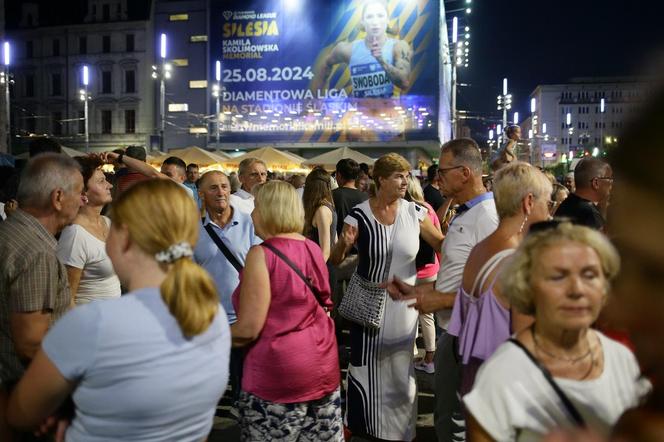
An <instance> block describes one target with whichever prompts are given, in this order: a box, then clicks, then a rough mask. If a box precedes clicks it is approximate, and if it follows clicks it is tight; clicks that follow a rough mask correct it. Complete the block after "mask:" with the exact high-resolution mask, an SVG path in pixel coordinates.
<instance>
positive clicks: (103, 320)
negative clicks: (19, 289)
mask: <svg viewBox="0 0 664 442" xmlns="http://www.w3.org/2000/svg"><path fill="white" fill-rule="evenodd" d="M230 346H231V339H230V329H229V327H228V321H227V319H226V314H225V312H224V310H223V308H222V307H221V306H219V310H218V313H217V315H216V316H215V318H214V320H213V322H212V324H210V326H209V327H208V329H207V330H205V331H204V332H203V333H201V334H199V335H197V336H194V337H192V338H189V339H187V338H185V337H184V336H183V335H182V332H181V330H180V327H179V325H178V323H177V321H176V320H175V318H174V317H173V316H172V315H171V313H170V312H169V310H168V307H167V306H166V304H164V301H163V300H162V298H161V294H160V292H159V289H158V288H145V289H141V290H136V291H134V292H131V293H128V294H127V295H125V296H123V297H121V298H117V299H110V300H107V301H104V302H93V303H90V304H86V305H83V306H79V307H76V308H75V309H73V310H71V311H70V312H69V313H67V314H66V315H65V316H64V317H63V318H61V319H60V320H59V321H58V322H57V323H56V324H55V325H54V326H53V328H52V329H51V330H50V331H49V332H48V334H47V335H46V337H45V339H44V341H43V342H42V348H43V349H44V352H45V353H46V355H47V356H48V358H49V359H50V360H51V361H52V362H53V364H55V366H56V367H57V369H58V371H60V373H61V374H62V375H63V376H64V377H65V378H66V379H68V380H70V381H73V382H75V383H76V389H75V390H74V393H73V396H72V397H73V400H74V403H75V404H76V416H75V417H74V420H73V421H72V423H71V425H70V427H69V428H68V429H67V434H66V440H67V441H68V442H71V441H92V442H97V441H127V440H141V441H165V440H177V441H200V440H203V439H205V438H206V437H207V435H208V433H209V432H210V429H211V428H212V420H213V417H214V412H215V409H216V406H217V402H218V400H219V398H220V397H221V396H222V395H223V393H224V391H225V390H226V384H227V381H228V364H229V357H230V356H229V355H230Z"/></svg>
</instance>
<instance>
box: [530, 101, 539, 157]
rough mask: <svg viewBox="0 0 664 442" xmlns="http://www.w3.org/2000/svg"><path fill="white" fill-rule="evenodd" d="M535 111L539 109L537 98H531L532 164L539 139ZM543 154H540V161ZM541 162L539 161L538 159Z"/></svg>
mask: <svg viewBox="0 0 664 442" xmlns="http://www.w3.org/2000/svg"><path fill="white" fill-rule="evenodd" d="M535 111H537V99H535V98H531V99H530V127H531V131H530V132H529V134H532V135H531V136H530V137H529V138H530V164H533V162H534V161H535V142H536V141H537V137H536V135H537V115H535ZM541 157H542V155H541V154H540V161H542V160H541ZM538 162H539V161H538Z"/></svg>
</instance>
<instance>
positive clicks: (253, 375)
mask: <svg viewBox="0 0 664 442" xmlns="http://www.w3.org/2000/svg"><path fill="white" fill-rule="evenodd" d="M254 194H255V197H256V199H255V202H256V208H255V209H254V211H253V213H252V218H253V221H254V228H255V229H256V232H257V233H258V236H260V237H261V238H262V239H263V243H262V244H261V245H257V246H254V247H252V248H251V249H250V250H249V253H248V254H247V259H246V263H245V267H244V270H243V271H242V274H241V275H240V285H239V286H238V288H237V289H236V290H235V293H233V304H234V305H235V311H236V312H237V322H236V323H234V324H233V325H232V326H231V332H232V335H233V345H234V346H236V347H247V351H246V354H245V359H244V366H243V376H242V390H241V393H240V401H239V404H238V408H239V411H240V427H241V431H242V440H244V441H257V442H258V441H265V440H300V439H302V440H319V439H320V436H321V435H322V434H325V435H326V436H327V437H328V439H326V440H330V441H337V442H341V441H343V423H342V420H341V396H340V392H339V360H338V353H337V340H336V336H335V332H334V322H333V321H332V318H330V317H329V316H328V315H327V310H328V309H329V308H331V307H332V300H331V291H330V283H329V280H328V278H329V276H328V271H327V267H326V265H325V260H324V259H323V254H322V253H321V250H320V247H318V245H317V244H315V243H314V242H313V241H311V240H309V239H307V238H305V237H304V236H302V224H303V219H304V210H303V208H302V201H301V200H300V198H299V197H298V195H297V192H296V191H295V189H294V188H293V186H291V185H290V184H289V183H287V182H284V181H269V182H267V183H265V184H263V185H260V186H256V187H255V188H254ZM312 367H315V370H314V369H312Z"/></svg>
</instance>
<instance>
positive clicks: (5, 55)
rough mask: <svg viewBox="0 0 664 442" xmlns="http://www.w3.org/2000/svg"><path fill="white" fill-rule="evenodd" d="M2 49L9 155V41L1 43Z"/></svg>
mask: <svg viewBox="0 0 664 442" xmlns="http://www.w3.org/2000/svg"><path fill="white" fill-rule="evenodd" d="M2 49H3V57H2V58H3V63H4V65H5V71H4V82H5V116H6V117H7V123H6V127H5V129H6V131H7V134H6V136H7V153H8V154H10V155H11V153H12V128H11V115H10V112H11V106H10V103H9V84H10V83H11V80H10V79H9V62H10V60H11V48H10V46H9V42H8V41H6V42H4V44H3V45H2Z"/></svg>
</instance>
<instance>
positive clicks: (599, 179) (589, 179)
mask: <svg viewBox="0 0 664 442" xmlns="http://www.w3.org/2000/svg"><path fill="white" fill-rule="evenodd" d="M574 182H575V184H576V190H575V192H574V193H572V194H570V196H568V197H567V199H566V200H565V201H563V202H562V203H561V204H560V207H558V210H557V211H556V217H566V218H569V219H570V220H571V221H572V222H573V223H575V224H581V225H584V226H588V227H592V228H594V229H597V230H602V231H603V230H604V226H605V224H606V208H607V206H608V203H609V198H610V196H611V188H612V186H613V170H611V166H609V164H608V163H607V162H605V161H603V160H601V159H599V158H594V157H589V158H584V159H582V160H581V161H579V162H578V164H577V165H576V168H575V169H574Z"/></svg>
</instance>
